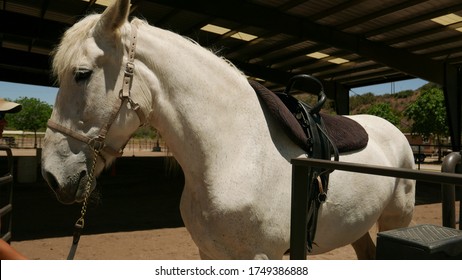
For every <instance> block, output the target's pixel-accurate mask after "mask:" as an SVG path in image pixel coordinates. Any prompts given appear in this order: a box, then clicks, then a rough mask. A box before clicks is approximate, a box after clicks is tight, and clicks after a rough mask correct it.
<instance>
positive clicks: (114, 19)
mask: <svg viewBox="0 0 462 280" xmlns="http://www.w3.org/2000/svg"><path fill="white" fill-rule="evenodd" d="M129 12H130V0H116V1H115V2H114V3H113V4H112V5H110V6H108V7H107V8H106V10H104V12H103V14H102V15H101V19H100V27H101V28H102V29H103V30H102V31H106V32H110V34H112V33H113V32H114V31H116V30H117V29H119V28H120V27H121V26H122V25H123V24H124V23H125V22H126V21H127V20H128V14H129ZM106 32H104V33H106ZM106 34H107V33H106Z"/></svg>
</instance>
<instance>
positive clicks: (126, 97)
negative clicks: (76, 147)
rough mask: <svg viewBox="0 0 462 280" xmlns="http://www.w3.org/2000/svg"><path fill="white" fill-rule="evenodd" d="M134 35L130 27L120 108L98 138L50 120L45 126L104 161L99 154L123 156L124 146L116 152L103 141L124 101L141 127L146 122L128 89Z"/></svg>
mask: <svg viewBox="0 0 462 280" xmlns="http://www.w3.org/2000/svg"><path fill="white" fill-rule="evenodd" d="M136 35H137V28H136V27H135V26H133V25H132V34H131V42H130V47H129V51H128V61H127V64H126V65H125V70H124V77H123V84H122V89H121V90H120V92H119V98H120V101H121V102H120V106H119V107H115V108H114V110H112V113H111V117H110V118H109V121H108V122H107V123H106V125H105V126H103V127H102V128H101V129H100V131H99V133H98V136H96V137H89V136H87V135H85V134H81V133H78V132H75V131H74V130H72V129H70V128H67V127H64V126H62V125H61V124H59V123H57V122H55V121H53V120H51V119H49V120H48V123H47V126H48V127H49V128H51V129H53V130H55V131H58V132H60V133H62V134H64V135H67V136H70V137H72V138H74V139H76V140H78V141H80V142H83V143H85V144H88V145H89V146H90V147H91V148H92V149H93V150H94V151H95V152H96V154H97V155H99V156H100V157H101V158H102V159H103V160H105V159H104V157H103V156H102V155H101V152H105V153H108V154H110V155H112V156H115V157H120V156H122V154H123V149H124V147H125V145H123V146H122V147H121V148H120V149H118V150H116V149H114V148H112V147H110V146H108V145H106V143H105V140H106V134H107V133H108V131H109V128H110V127H111V125H112V123H113V122H114V120H115V119H116V117H117V115H118V114H119V112H120V110H121V109H122V107H123V106H124V104H126V102H125V101H127V103H128V104H129V106H130V108H131V109H132V110H134V111H135V112H136V114H137V115H138V118H139V119H140V125H143V124H144V123H145V121H146V117H145V115H144V113H143V111H142V110H141V108H140V106H139V105H138V103H135V102H134V101H133V99H132V98H131V97H130V88H131V85H132V81H133V73H134V69H135V64H134V61H135V50H136Z"/></svg>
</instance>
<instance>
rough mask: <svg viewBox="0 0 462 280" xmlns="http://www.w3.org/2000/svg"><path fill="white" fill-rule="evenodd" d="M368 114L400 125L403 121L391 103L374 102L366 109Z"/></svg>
mask: <svg viewBox="0 0 462 280" xmlns="http://www.w3.org/2000/svg"><path fill="white" fill-rule="evenodd" d="M366 114H370V115H374V116H378V117H381V118H384V119H386V120H387V121H389V122H391V123H392V124H393V125H395V126H398V125H399V123H400V121H401V120H400V118H399V117H398V116H397V115H396V114H395V113H394V112H393V110H392V109H391V106H390V103H377V104H374V105H372V106H371V107H369V109H367V110H366Z"/></svg>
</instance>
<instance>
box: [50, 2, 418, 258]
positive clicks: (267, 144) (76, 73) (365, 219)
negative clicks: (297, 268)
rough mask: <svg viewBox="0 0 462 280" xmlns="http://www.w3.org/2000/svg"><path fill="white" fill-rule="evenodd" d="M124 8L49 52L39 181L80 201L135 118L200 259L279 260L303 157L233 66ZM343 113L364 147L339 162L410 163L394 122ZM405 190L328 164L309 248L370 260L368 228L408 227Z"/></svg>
mask: <svg viewBox="0 0 462 280" xmlns="http://www.w3.org/2000/svg"><path fill="white" fill-rule="evenodd" d="M129 6H130V3H129V0H117V1H116V2H115V3H114V4H113V5H111V6H109V7H108V8H107V9H106V10H105V12H104V13H103V14H102V15H89V16H87V17H85V18H84V19H82V20H81V21H80V22H78V23H76V24H75V25H74V26H72V27H71V28H70V29H69V30H67V31H66V33H65V34H64V36H63V39H62V41H61V43H60V45H59V47H58V48H57V50H56V52H55V55H54V61H53V70H54V73H55V74H56V76H57V78H58V80H59V82H60V89H59V92H58V95H57V98H56V103H55V106H54V110H53V113H52V116H51V118H50V122H49V128H48V129H47V131H46V136H45V142H44V146H43V158H42V166H43V170H42V174H43V176H44V178H45V179H46V180H47V182H48V183H49V185H50V186H51V188H52V189H53V190H54V191H55V193H56V195H57V198H58V199H59V200H60V201H61V202H63V203H74V202H82V201H83V200H84V197H85V195H86V192H87V191H86V187H88V188H89V190H88V191H91V190H93V188H94V187H95V182H94V180H92V177H93V176H97V175H98V174H100V172H101V171H102V170H103V169H104V168H106V167H108V166H109V165H110V163H111V162H112V161H113V160H114V159H115V158H116V156H118V155H119V150H120V149H123V147H124V145H125V144H126V142H127V141H128V139H129V138H130V136H131V135H132V133H134V132H135V131H136V129H137V128H138V127H139V126H140V125H150V126H152V127H154V128H156V129H157V130H158V131H159V132H160V133H161V135H162V136H163V138H164V139H165V141H166V142H167V144H168V146H169V149H170V150H171V151H172V152H173V154H174V155H175V157H176V159H177V161H178V162H179V164H180V165H181V167H182V169H183V172H184V174H185V187H184V192H183V195H182V199H181V205H180V208H181V214H182V218H183V221H184V223H185V226H186V228H187V229H188V231H189V233H190V234H191V237H192V239H193V240H194V242H195V244H196V245H197V246H198V248H199V252H200V256H201V257H202V258H204V259H281V258H282V257H283V254H284V253H285V252H286V251H287V250H288V249H289V239H290V212H291V207H290V204H291V203H290V196H291V164H290V160H291V159H293V158H298V157H306V153H305V152H304V151H303V150H302V149H301V148H299V147H298V146H297V145H295V144H294V143H293V142H292V141H291V140H290V139H289V138H288V136H287V135H286V134H285V133H284V132H283V130H282V128H281V126H280V125H279V123H277V122H276V120H275V119H274V118H272V117H271V116H270V115H269V114H268V111H267V109H266V108H264V107H262V106H261V105H260V102H259V99H258V98H257V96H256V94H255V92H254V90H253V89H252V87H251V86H250V85H249V83H248V81H247V79H246V77H245V76H244V75H243V74H242V73H241V72H240V71H238V69H236V68H235V67H233V66H232V65H231V64H230V63H229V62H227V61H225V60H224V59H222V58H220V57H217V56H216V55H214V54H213V53H212V52H210V51H208V50H206V49H204V48H202V47H200V46H199V45H197V44H196V43H194V42H192V41H191V40H188V39H186V38H184V37H182V36H179V35H177V34H175V33H172V32H169V31H166V30H162V29H159V28H156V27H153V26H150V25H149V24H147V23H146V22H145V21H142V20H140V19H136V18H135V19H133V20H132V21H131V22H129V21H128V14H129ZM133 69H134V70H133ZM132 72H133V75H132V74H131V73H132ZM121 89H122V90H121ZM351 119H354V120H355V121H357V122H358V123H360V124H361V125H362V126H363V127H364V128H365V129H366V131H367V133H368V135H369V142H368V144H367V147H365V148H364V149H362V150H360V151H357V152H352V153H348V154H341V155H340V160H341V161H349V162H358V163H365V164H374V165H383V166H390V167H402V168H413V167H414V160H413V154H412V151H411V149H410V147H409V144H408V142H407V140H406V139H405V137H404V136H403V134H402V133H401V132H400V131H399V130H398V129H396V128H395V127H394V126H393V125H391V124H390V123H388V122H386V121H385V120H383V119H380V118H377V117H373V116H367V115H360V116H359V115H358V116H351ZM93 170H94V172H93ZM87 183H88V185H87ZM414 192H415V183H414V182H413V181H411V180H404V179H396V178H388V177H380V176H372V175H361V174H354V173H348V172H340V171H334V172H333V173H332V174H331V175H330V182H329V192H328V197H327V201H326V202H325V203H324V204H322V206H321V208H320V212H319V220H318V227H317V233H316V239H315V240H314V243H315V245H314V247H313V252H312V253H313V254H318V253H323V252H327V251H330V250H332V249H335V248H338V247H340V246H344V245H347V244H352V245H353V247H354V248H355V250H356V253H357V255H358V257H359V258H365V257H373V256H374V252H375V246H374V243H373V241H372V239H371V237H370V235H369V232H368V231H369V230H370V229H371V228H372V227H373V226H374V224H375V223H377V224H378V226H379V229H380V230H388V229H393V228H397V227H404V226H407V225H408V224H409V223H410V221H411V217H412V214H413V209H414Z"/></svg>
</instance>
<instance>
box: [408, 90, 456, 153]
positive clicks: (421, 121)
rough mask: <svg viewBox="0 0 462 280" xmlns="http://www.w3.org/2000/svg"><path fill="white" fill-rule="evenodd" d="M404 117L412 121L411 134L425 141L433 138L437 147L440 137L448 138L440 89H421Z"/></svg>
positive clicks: (444, 107) (442, 95)
mask: <svg viewBox="0 0 462 280" xmlns="http://www.w3.org/2000/svg"><path fill="white" fill-rule="evenodd" d="M404 115H405V116H407V117H408V118H409V119H411V120H412V121H413V124H412V126H411V130H412V132H413V133H418V134H420V135H422V137H424V138H427V139H428V138H429V137H430V136H434V137H435V138H436V141H437V144H438V145H439V144H440V143H441V138H442V137H447V136H449V127H448V121H447V115H446V106H445V103H444V94H443V90H442V89H441V88H438V87H431V88H424V89H422V90H421V93H420V95H419V97H418V98H417V99H416V101H415V102H414V103H412V104H411V105H409V106H408V107H407V108H406V110H405V111H404ZM439 156H441V153H439Z"/></svg>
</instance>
